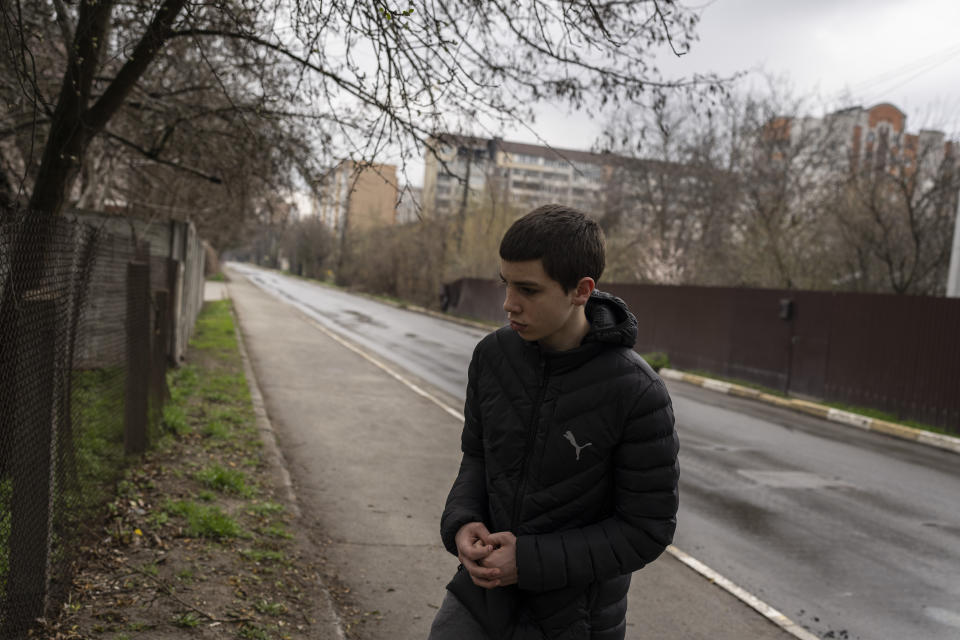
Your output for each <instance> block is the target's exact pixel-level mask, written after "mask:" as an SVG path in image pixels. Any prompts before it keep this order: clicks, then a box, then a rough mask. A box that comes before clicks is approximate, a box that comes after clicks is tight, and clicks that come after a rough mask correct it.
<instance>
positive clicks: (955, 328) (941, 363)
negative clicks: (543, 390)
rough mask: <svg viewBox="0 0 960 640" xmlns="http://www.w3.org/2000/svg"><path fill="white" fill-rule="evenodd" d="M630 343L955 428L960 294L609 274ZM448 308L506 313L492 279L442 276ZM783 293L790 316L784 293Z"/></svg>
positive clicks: (675, 360)
mask: <svg viewBox="0 0 960 640" xmlns="http://www.w3.org/2000/svg"><path fill="white" fill-rule="evenodd" d="M603 288H604V289H605V290H606V291H609V292H611V293H613V294H615V295H617V296H619V297H621V298H623V299H624V300H625V301H626V302H627V304H628V305H629V306H630V309H631V310H632V311H633V312H634V314H636V316H637V319H638V321H639V335H638V338H637V346H636V349H637V351H640V352H650V351H664V352H666V353H668V354H669V356H670V362H671V364H672V366H674V367H677V368H679V369H686V370H700V371H703V372H707V373H712V374H715V375H720V376H726V377H731V378H737V379H741V380H745V381H749V382H754V383H757V384H761V385H764V386H767V387H772V388H774V389H780V390H782V391H786V392H789V393H790V394H791V395H797V396H802V397H809V398H814V399H822V400H827V401H833V402H843V403H849V404H851V405H858V406H864V407H873V408H876V409H880V410H883V411H888V412H890V413H893V414H894V415H896V416H898V417H899V418H901V419H912V420H918V421H921V422H924V423H927V424H932V425H936V426H940V427H944V428H946V429H949V430H951V431H953V432H956V433H960V300H958V299H948V298H932V297H923V296H895V295H881V294H855V293H826V292H816V291H790V290H778V289H741V288H724V287H669V286H656V285H618V284H609V285H605V286H604V287H603ZM448 290H449V291H450V305H449V311H451V312H453V313H458V314H463V315H469V316H472V317H477V318H485V319H489V320H494V321H503V320H504V319H505V318H504V313H503V309H502V307H501V305H502V302H503V301H502V297H503V292H502V290H501V289H500V288H499V286H498V284H497V283H496V282H495V281H492V280H478V279H469V280H460V281H457V282H455V283H452V284H451V285H449V289H448ZM783 300H790V301H791V302H792V315H791V317H790V319H789V320H784V319H783V318H781V301H783Z"/></svg>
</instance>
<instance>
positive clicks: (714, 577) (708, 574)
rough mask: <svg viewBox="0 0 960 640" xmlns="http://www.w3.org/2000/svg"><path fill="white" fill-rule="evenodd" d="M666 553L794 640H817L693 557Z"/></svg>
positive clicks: (672, 550)
mask: <svg viewBox="0 0 960 640" xmlns="http://www.w3.org/2000/svg"><path fill="white" fill-rule="evenodd" d="M667 553H669V554H670V555H672V556H673V557H674V558H676V559H677V560H679V561H680V562H682V563H683V564H685V565H687V566H688V567H690V568H691V569H693V570H694V571H696V572H697V573H699V574H700V575H702V576H703V577H704V578H706V579H708V580H710V581H711V582H713V583H714V584H716V585H717V586H718V587H720V588H721V589H723V590H725V591H727V592H729V593H730V594H732V595H733V596H734V597H736V598H737V599H738V600H740V601H741V602H743V603H744V604H746V605H748V606H750V607H751V608H753V609H755V610H756V611H757V612H759V613H760V614H761V615H762V616H763V617H765V618H766V619H767V620H769V621H770V622H772V623H774V624H775V625H777V626H778V627H780V628H781V629H783V630H784V631H786V632H787V633H789V634H791V635H792V636H794V637H795V638H800V639H801V640H819V639H818V638H817V636H815V635H813V634H812V633H810V632H809V631H807V630H806V629H804V628H803V627H801V626H800V625H798V624H797V623H796V622H794V621H793V620H791V619H790V618H788V617H787V616H785V615H783V614H782V613H780V612H779V611H777V610H776V609H774V608H773V607H771V606H770V605H768V604H767V603H766V602H764V601H763V600H761V599H760V598H758V597H756V596H755V595H753V594H752V593H750V592H749V591H747V590H745V589H743V588H742V587H739V586H737V585H736V584H735V583H733V582H731V581H730V580H728V579H726V578H724V577H723V576H722V575H720V574H719V573H717V572H716V571H714V570H713V569H711V568H710V567H708V566H707V565H705V564H703V563H702V562H700V561H699V560H697V559H696V558H694V557H693V556H691V555H689V554H687V553H684V552H683V551H680V549H677V548H676V547H675V546H673V545H670V546H669V547H667Z"/></svg>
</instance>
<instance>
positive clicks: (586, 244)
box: [500, 204, 605, 291]
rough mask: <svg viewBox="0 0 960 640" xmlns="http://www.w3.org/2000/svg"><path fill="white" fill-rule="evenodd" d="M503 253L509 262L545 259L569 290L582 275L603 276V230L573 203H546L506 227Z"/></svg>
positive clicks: (552, 274)
mask: <svg viewBox="0 0 960 640" xmlns="http://www.w3.org/2000/svg"><path fill="white" fill-rule="evenodd" d="M500 257H501V258H502V259H504V260H508V261H510V262H523V261H525V260H542V261H543V270H544V271H546V272H547V275H548V276H550V277H551V278H552V279H554V280H556V281H557V282H559V283H560V286H561V287H563V290H564V291H570V290H571V289H573V288H575V287H576V286H577V283H578V282H580V279H581V278H593V279H594V281H597V280H599V279H600V275H601V274H602V273H603V267H604V262H605V249H604V239H603V230H601V229H600V225H598V224H597V223H596V221H595V220H592V219H591V218H589V217H588V216H587V215H586V214H584V213H582V212H580V211H577V210H576V209H574V208H572V207H566V206H563V205H559V204H546V205H543V206H542V207H537V208H536V209H534V210H533V211H531V212H530V213H528V214H527V215H525V216H523V217H522V218H520V219H519V220H517V221H516V222H514V223H513V224H512V225H511V226H510V228H509V229H507V232H506V233H505V234H504V235H503V240H501V241H500Z"/></svg>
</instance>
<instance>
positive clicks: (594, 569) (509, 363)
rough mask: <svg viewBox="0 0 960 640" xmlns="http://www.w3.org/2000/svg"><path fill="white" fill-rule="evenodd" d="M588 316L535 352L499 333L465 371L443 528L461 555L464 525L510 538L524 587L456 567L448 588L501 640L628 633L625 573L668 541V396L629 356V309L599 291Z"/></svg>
mask: <svg viewBox="0 0 960 640" xmlns="http://www.w3.org/2000/svg"><path fill="white" fill-rule="evenodd" d="M586 313H587V318H588V320H589V321H590V324H591V329H590V332H589V333H588V334H587V336H586V337H585V338H584V340H583V342H582V344H581V346H579V347H578V348H576V349H573V350H571V351H563V352H549V351H546V350H541V349H540V348H539V346H538V345H537V344H536V343H529V342H526V341H524V340H523V339H521V338H520V337H519V336H518V335H517V334H516V333H515V332H514V331H512V330H511V329H510V328H508V327H505V328H503V329H500V330H498V331H496V332H494V333H491V334H490V335H488V336H486V337H485V338H484V339H483V340H481V341H480V343H479V344H478V345H477V347H476V349H475V350H474V353H473V360H472V361H471V363H470V370H469V382H468V387H467V400H466V406H465V410H464V417H465V423H464V429H463V436H462V442H461V444H462V449H463V461H462V462H461V465H460V472H459V474H458V476H457V479H456V481H455V482H454V485H453V488H452V489H451V490H450V494H449V497H448V498H447V504H446V508H445V509H444V512H443V517H442V519H441V525H440V529H441V535H442V537H443V542H444V545H446V547H447V549H448V550H449V551H450V552H451V553H453V554H455V555H456V553H457V549H456V544H455V542H454V537H455V536H456V533H457V531H458V530H459V529H460V527H461V526H463V525H464V524H466V523H468V522H474V521H479V522H483V523H485V524H486V526H487V528H488V529H489V530H490V531H491V532H496V531H511V532H513V533H514V535H516V536H517V566H518V570H519V577H520V578H519V579H520V581H519V584H518V585H515V586H510V587H501V588H496V589H490V590H487V589H482V588H480V587H477V586H475V585H474V584H473V583H472V582H471V581H470V577H469V575H468V574H467V572H466V571H465V570H463V569H462V568H461V570H459V571H458V573H457V575H456V577H455V578H454V579H453V581H452V582H451V583H450V584H449V585H448V589H450V590H451V592H453V593H454V595H456V596H457V597H458V598H459V599H460V600H461V602H463V603H464V605H465V606H466V607H467V608H468V609H469V610H470V611H471V613H473V614H474V616H475V617H476V618H477V619H478V620H479V621H480V622H481V623H482V624H483V625H484V626H485V627H486V629H487V631H488V633H489V634H490V635H491V637H492V638H495V639H500V638H509V637H513V638H518V637H523V638H526V637H537V636H539V637H544V636H545V637H547V638H569V639H571V640H573V639H582V640H586V639H588V638H590V639H592V640H601V639H602V640H608V639H614V638H623V637H624V630H625V624H626V623H625V613H626V604H627V590H628V588H629V586H630V573H631V572H633V571H636V570H637V569H639V568H641V567H642V566H644V565H645V564H646V563H648V562H651V561H652V560H654V559H655V558H656V557H657V556H659V555H660V553H661V552H662V551H663V550H664V548H665V547H666V546H667V545H668V544H670V542H671V540H672V539H673V532H674V529H675V528H676V513H677V479H678V473H679V472H678V467H677V451H678V442H677V436H676V433H675V431H674V427H673V422H674V420H673V408H672V406H671V404H670V397H669V395H668V394H667V390H666V388H665V387H664V385H663V382H662V381H661V380H660V378H659V377H658V376H657V375H656V374H655V373H654V372H653V370H652V369H651V368H650V367H649V365H647V363H646V362H644V361H643V359H642V358H641V357H640V356H639V355H637V354H636V353H635V352H634V351H633V350H632V349H631V347H632V346H633V343H634V341H635V339H636V334H637V321H636V318H634V316H633V315H632V314H631V313H630V312H629V311H628V310H627V307H626V305H625V304H624V303H623V302H622V301H621V300H620V299H619V298H616V297H614V296H611V295H609V294H606V293H601V292H599V291H595V292H594V294H593V296H591V298H590V300H589V301H588V302H587V305H586ZM518 620H520V621H521V622H520V623H518ZM524 620H526V621H528V622H531V624H529V625H527V624H526V623H524V622H522V621H524ZM521 629H527V631H522V630H521ZM536 629H539V631H536ZM531 633H532V635H530V634H531ZM540 633H542V634H543V635H539V634H540ZM511 634H512V635H511Z"/></svg>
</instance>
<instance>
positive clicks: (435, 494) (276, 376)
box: [227, 276, 792, 640]
mask: <svg viewBox="0 0 960 640" xmlns="http://www.w3.org/2000/svg"><path fill="white" fill-rule="evenodd" d="M227 289H228V292H229V295H230V296H231V297H232V298H233V300H234V307H235V309H236V313H237V316H238V320H239V326H240V330H241V333H242V336H243V339H244V342H245V344H246V350H247V352H248V354H249V357H250V360H251V363H252V366H253V370H254V372H255V375H256V377H257V380H258V381H259V385H260V388H261V390H262V392H263V396H264V403H265V407H266V411H267V414H268V416H269V419H270V421H271V423H272V426H273V429H274V431H275V433H276V437H277V441H278V443H279V447H280V450H281V451H282V453H283V456H284V458H285V459H286V462H287V466H288V468H289V471H290V475H291V477H292V480H293V486H294V491H295V493H296V495H297V498H298V501H299V504H300V509H301V511H302V514H303V515H302V518H301V520H302V526H303V527H306V528H307V530H308V532H309V535H310V536H312V537H313V538H314V539H315V540H317V541H318V542H320V543H322V544H323V545H324V546H325V549H326V563H327V565H328V567H329V572H328V574H329V577H330V583H331V584H335V585H336V590H337V592H338V593H337V598H338V600H340V601H344V600H345V601H346V602H347V603H348V605H351V606H350V607H348V608H347V609H344V610H343V614H342V615H343V622H342V624H343V626H345V627H347V626H349V627H350V628H351V630H352V631H355V632H356V635H357V636H358V637H360V638H384V639H386V638H390V639H407V638H409V639H413V638H418V639H422V638H425V637H426V635H427V631H428V629H429V626H430V622H431V620H432V618H433V615H434V613H435V611H436V608H437V607H438V606H439V604H440V601H441V600H442V598H443V595H444V586H445V584H446V583H447V581H448V580H449V579H450V577H452V575H453V573H454V571H455V569H456V566H457V560H456V558H454V557H453V556H451V555H450V554H448V553H447V552H446V551H445V550H444V549H443V546H442V544H441V542H440V535H439V519H440V513H441V511H442V509H443V503H444V499H445V497H446V493H447V491H448V490H449V488H450V485H451V483H452V481H453V479H454V477H455V475H456V472H457V468H458V465H459V461H460V453H459V437H460V429H461V424H459V422H458V421H457V420H455V419H454V418H453V417H452V416H451V415H450V414H449V413H448V412H447V411H445V410H443V409H442V408H441V407H439V406H438V405H437V404H436V403H434V402H431V401H430V400H429V399H427V398H425V397H423V396H422V395H418V394H417V393H415V392H414V391H413V390H412V389H411V388H410V387H409V386H407V385H405V384H403V383H402V382H401V381H399V380H397V379H396V378H395V377H393V376H391V375H390V374H389V373H387V372H385V371H384V370H382V369H381V368H378V367H377V366H376V365H375V364H373V363H371V362H370V361H368V360H367V359H364V358H363V357H361V356H360V355H358V354H357V353H355V352H353V351H351V350H349V349H348V348H346V347H345V346H344V345H342V344H340V343H339V342H338V341H337V340H335V339H333V338H332V337H330V336H329V335H327V333H326V332H325V331H324V330H321V329H320V328H319V327H318V325H316V324H315V323H314V322H313V321H312V320H311V319H309V318H307V317H306V316H305V315H303V314H301V313H300V312H299V311H297V310H296V309H294V308H292V307H290V306H288V305H286V304H283V303H281V302H279V301H278V300H276V299H275V298H273V297H271V296H269V295H267V294H266V293H264V292H262V291H261V290H259V289H258V288H256V287H255V286H254V285H252V284H251V283H249V282H248V281H247V280H246V279H244V278H242V277H239V276H235V277H234V279H233V280H232V282H231V283H230V284H229V285H228V287H227ZM401 374H402V375H403V376H405V377H407V376H406V374H403V373H402V372H401ZM408 378H409V377H408ZM410 379H411V380H412V378H410ZM414 382H416V383H417V384H419V385H420V387H422V388H423V389H425V390H426V391H428V392H429V393H431V394H433V396H434V397H435V398H437V399H438V400H439V401H440V402H441V403H443V404H446V405H447V406H452V407H454V408H456V409H460V407H459V406H458V405H459V401H457V400H455V399H453V398H451V397H449V396H445V395H444V394H443V393H442V392H440V391H438V390H435V389H432V388H429V386H428V385H425V384H423V383H422V381H419V380H417V381H414ZM743 586H748V585H743ZM627 637H628V638H645V639H649V638H688V639H699V638H703V639H707V638H710V639H727V638H729V639H731V640H732V639H734V638H737V639H741V638H751V639H759V640H763V639H768V638H769V639H774V638H779V639H783V638H791V637H792V636H790V635H789V634H787V633H786V632H784V631H782V630H781V629H780V628H779V627H777V626H775V625H774V624H772V623H771V622H769V621H768V620H767V619H766V618H764V617H762V616H761V615H759V614H758V613H757V612H756V611H754V610H753V609H751V608H750V607H748V606H747V605H745V604H744V603H743V602H741V601H740V600H738V599H736V598H734V597H733V596H732V595H730V594H729V593H727V592H726V591H724V590H722V589H720V588H718V587H717V586H716V585H714V584H712V583H711V582H710V581H708V580H706V579H704V578H703V577H701V575H699V574H698V573H696V572H694V571H693V570H691V569H689V568H688V567H686V566H685V565H683V564H682V563H681V562H680V561H678V560H677V559H676V558H674V557H672V556H670V555H667V554H664V556H663V557H662V558H661V559H659V560H658V561H657V562H655V563H653V564H652V565H650V566H648V567H646V568H644V569H643V570H641V571H640V572H638V573H637V574H635V576H634V586H633V588H632V590H631V593H630V610H629V614H628V631H627Z"/></svg>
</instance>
